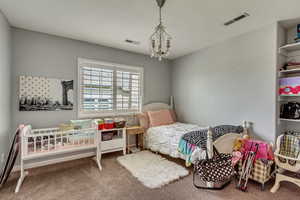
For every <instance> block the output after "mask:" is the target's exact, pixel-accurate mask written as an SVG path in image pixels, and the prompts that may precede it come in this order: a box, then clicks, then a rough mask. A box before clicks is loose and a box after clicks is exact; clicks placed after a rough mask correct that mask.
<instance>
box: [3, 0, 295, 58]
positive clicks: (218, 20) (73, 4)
mask: <svg viewBox="0 0 300 200" xmlns="http://www.w3.org/2000/svg"><path fill="white" fill-rule="evenodd" d="M0 10H2V12H3V13H4V14H5V15H6V16H7V18H8V20H9V22H10V23H11V24H12V25H13V26H15V27H20V28H24V29H29V30H34V31H39V32H43V33H49V34H54V35H58V36H63V37H68V38H73V39H78V40H83V41H87V42H91V43H96V44H101V45H105V46H110V47H115V48H119V49H124V50H128V51H133V52H139V53H143V54H148V50H149V47H148V41H149V36H150V35H151V33H152V32H153V29H154V26H155V25H157V20H158V9H157V5H156V2H155V0H0ZM299 10H300V0H167V2H166V4H165V7H164V8H163V20H164V23H165V25H166V26H167V31H168V32H169V33H170V34H171V35H172V37H173V41H172V52H171V55H170V58H177V57H179V56H182V55H186V54H188V53H191V52H194V51H196V50H199V49H201V48H205V47H207V46H210V45H213V44H215V43H218V42H220V41H224V40H226V39H229V38H231V37H234V36H237V35H240V34H242V33H245V32H248V31H251V30H254V29H257V28H259V27H262V26H264V25H268V24H271V23H275V21H277V20H282V19H288V18H294V17H300V11H299ZM245 11H246V12H248V13H249V14H250V15H251V16H250V17H248V18H246V19H244V20H242V21H239V22H237V23H235V24H233V25H232V26H229V27H225V26H223V23H224V22H225V21H227V20H229V19H231V18H233V17H236V16H238V15H240V14H242V13H243V12H245ZM125 39H131V40H137V41H140V42H141V44H140V45H138V46H134V45H130V44H127V43H125V42H124V40H125Z"/></svg>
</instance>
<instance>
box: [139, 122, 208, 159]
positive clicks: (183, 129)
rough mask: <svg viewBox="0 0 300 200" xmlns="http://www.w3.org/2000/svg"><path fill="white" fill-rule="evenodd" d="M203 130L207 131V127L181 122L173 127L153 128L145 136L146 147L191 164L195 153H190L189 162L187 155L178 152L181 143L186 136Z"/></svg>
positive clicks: (172, 125)
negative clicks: (192, 155) (191, 158)
mask: <svg viewBox="0 0 300 200" xmlns="http://www.w3.org/2000/svg"><path fill="white" fill-rule="evenodd" d="M201 129H205V127H200V126H199V125H195V124H185V123H179V122H176V123H174V124H171V125H164V126H157V127H151V128H149V129H148V130H147V133H146V136H145V143H146V147H147V148H148V149H150V150H152V151H155V152H160V153H162V154H167V155H169V156H171V157H174V158H182V159H184V160H186V161H187V162H190V156H191V154H193V153H195V152H189V154H190V155H189V156H188V157H189V158H188V160H187V154H183V153H180V152H179V151H178V147H179V141H180V139H181V138H182V136H183V135H184V134H186V133H188V132H191V131H196V130H201ZM197 149H198V148H195V149H194V150H197Z"/></svg>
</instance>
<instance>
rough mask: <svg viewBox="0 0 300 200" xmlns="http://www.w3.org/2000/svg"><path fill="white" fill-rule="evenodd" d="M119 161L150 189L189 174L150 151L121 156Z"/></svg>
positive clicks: (182, 168)
mask: <svg viewBox="0 0 300 200" xmlns="http://www.w3.org/2000/svg"><path fill="white" fill-rule="evenodd" d="M117 160H118V162H119V163H120V164H121V165H122V166H123V167H125V168H126V169H127V170H128V171H130V172H131V174H132V175H133V176H134V177H136V178H137V179H138V180H139V181H140V182H142V183H143V184H144V185H145V186H146V187H149V188H159V187H161V186H163V185H166V184H168V183H170V182H172V181H174V180H177V179H179V178H180V177H184V176H187V175H188V174H189V172H188V170H187V169H185V168H184V167H182V166H180V165H178V164H176V163H174V162H171V161H168V160H167V159H166V158H163V157H162V156H160V155H157V154H154V153H151V152H150V151H141V152H138V153H133V154H128V155H125V156H120V157H118V158H117Z"/></svg>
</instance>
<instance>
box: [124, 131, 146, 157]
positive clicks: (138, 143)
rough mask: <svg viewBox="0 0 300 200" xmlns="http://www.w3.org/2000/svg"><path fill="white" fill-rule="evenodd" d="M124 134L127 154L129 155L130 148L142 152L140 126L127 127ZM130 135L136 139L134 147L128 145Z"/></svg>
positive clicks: (142, 135)
mask: <svg viewBox="0 0 300 200" xmlns="http://www.w3.org/2000/svg"><path fill="white" fill-rule="evenodd" d="M126 134H127V151H128V153H130V151H131V148H132V146H136V148H140V149H141V150H143V148H144V128H142V127H140V126H132V127H127V128H126ZM130 135H135V137H136V144H135V145H132V144H129V141H130V140H129V137H130ZM132 149H133V148H132Z"/></svg>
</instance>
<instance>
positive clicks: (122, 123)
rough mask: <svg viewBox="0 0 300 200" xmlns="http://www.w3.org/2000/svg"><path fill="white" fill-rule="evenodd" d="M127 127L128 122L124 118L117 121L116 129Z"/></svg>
mask: <svg viewBox="0 0 300 200" xmlns="http://www.w3.org/2000/svg"><path fill="white" fill-rule="evenodd" d="M125 126H126V121H125V119H123V118H116V119H115V127H116V128H124V127H125Z"/></svg>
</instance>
